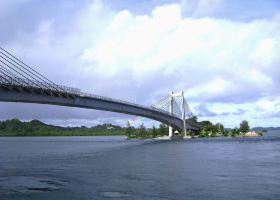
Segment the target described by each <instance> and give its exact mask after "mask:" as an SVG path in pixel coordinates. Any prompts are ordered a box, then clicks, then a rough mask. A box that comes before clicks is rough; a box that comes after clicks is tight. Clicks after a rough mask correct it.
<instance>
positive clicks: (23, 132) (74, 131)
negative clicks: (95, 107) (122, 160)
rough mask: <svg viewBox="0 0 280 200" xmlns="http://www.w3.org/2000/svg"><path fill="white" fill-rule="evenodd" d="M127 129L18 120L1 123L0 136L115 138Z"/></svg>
mask: <svg viewBox="0 0 280 200" xmlns="http://www.w3.org/2000/svg"><path fill="white" fill-rule="evenodd" d="M125 134H126V133H125V129H124V128H122V127H120V126H115V125H112V124H103V125H98V126H95V127H91V128H87V127H85V126H82V127H60V126H52V125H47V124H44V123H43V122H40V121H38V120H32V121H30V122H21V121H19V120H17V119H12V120H7V121H2V122H0V136H115V135H125Z"/></svg>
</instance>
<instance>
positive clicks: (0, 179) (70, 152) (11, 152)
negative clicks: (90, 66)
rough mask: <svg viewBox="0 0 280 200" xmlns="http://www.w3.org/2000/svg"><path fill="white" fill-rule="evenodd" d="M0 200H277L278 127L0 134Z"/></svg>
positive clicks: (279, 172) (279, 181) (279, 187)
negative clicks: (254, 134) (227, 134)
mask: <svg viewBox="0 0 280 200" xmlns="http://www.w3.org/2000/svg"><path fill="white" fill-rule="evenodd" d="M0 199H1V200H8V199H9V200H10V199H15V200H25V199H26V200H27V199H28V200H33V199H36V200H38V199H39V200H40V199H43V200H49V199H52V200H62V199H69V200H71V199H79V200H84V199H85V200H94V199H101V200H102V199H139V200H140V199H141V200H144V199H153V200H167V199H170V200H173V199H174V200H175V199H178V200H184V199H202V200H204V199H207V200H209V199H223V200H224V199H238V200H240V199H242V200H243V199H246V200H250V199H261V200H263V199H271V200H274V199H275V200H276V199H280V132H277V131H274V132H269V133H267V134H266V135H265V136H264V137H259V138H213V139H212V138H209V139H193V140H188V141H127V140H125V139H124V138H123V137H29V138H0Z"/></svg>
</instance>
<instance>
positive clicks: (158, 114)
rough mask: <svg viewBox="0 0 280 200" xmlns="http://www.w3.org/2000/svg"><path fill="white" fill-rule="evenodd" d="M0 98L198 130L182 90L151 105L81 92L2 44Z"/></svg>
mask: <svg viewBox="0 0 280 200" xmlns="http://www.w3.org/2000/svg"><path fill="white" fill-rule="evenodd" d="M0 101H2V102H22V103H37V104H50V105H59V106H68V107H78V108H87V109H96V110H104V111H112V112H117V113H124V114H130V115H136V116H141V117H146V118H149V119H153V120H156V121H159V122H162V123H165V124H167V125H169V127H170V128H169V135H170V136H172V135H173V133H174V130H178V131H181V132H183V133H185V134H186V130H193V131H196V130H198V129H199V127H198V126H196V125H192V124H190V123H189V121H188V120H187V118H188V117H191V116H192V112H191V110H190V108H189V106H188V104H187V102H186V101H185V98H184V94H183V92H181V93H178V94H174V93H170V95H168V96H167V97H165V98H163V99H161V100H160V101H159V102H158V103H156V104H154V105H152V106H150V107H147V106H142V105H139V104H135V103H131V102H127V101H122V100H118V99H113V98H108V97H104V96H99V95H95V94H89V93H84V92H82V91H81V90H80V89H77V88H72V87H67V86H61V85H57V84H55V83H54V82H52V81H51V80H50V79H48V78H47V77H45V76H44V75H42V74H40V73H39V72H37V71H36V70H35V69H33V68H32V67H30V66H29V65H27V64H26V63H24V62H23V61H21V60H20V59H18V58H17V57H15V56H14V55H13V54H11V53H9V52H8V51H7V50H5V49H4V48H2V47H0Z"/></svg>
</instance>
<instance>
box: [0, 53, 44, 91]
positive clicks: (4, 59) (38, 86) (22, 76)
mask: <svg viewBox="0 0 280 200" xmlns="http://www.w3.org/2000/svg"><path fill="white" fill-rule="evenodd" d="M0 58H3V56H1V55H0ZM3 59H4V60H6V59H5V58H3ZM6 61H7V60H6ZM0 62H2V63H3V64H4V65H5V66H6V67H8V68H10V69H12V70H13V71H15V72H16V73H18V74H19V75H20V76H22V77H24V78H25V79H27V80H28V81H30V82H32V83H33V84H35V85H37V86H38V87H39V88H41V86H40V85H39V84H38V83H36V82H34V81H33V80H30V79H28V78H27V77H26V76H25V75H24V74H22V73H21V72H23V73H25V74H27V73H26V72H24V71H23V70H21V69H20V68H19V67H17V66H15V65H14V64H13V63H11V62H10V61H7V62H8V63H10V64H11V65H13V66H15V67H16V68H17V69H18V70H19V71H20V72H19V71H18V70H16V69H15V68H13V67H11V66H10V65H8V64H7V63H5V62H3V60H0ZM27 75H28V74H27ZM25 82H26V81H25ZM28 85H29V86H31V87H34V86H33V85H30V84H28Z"/></svg>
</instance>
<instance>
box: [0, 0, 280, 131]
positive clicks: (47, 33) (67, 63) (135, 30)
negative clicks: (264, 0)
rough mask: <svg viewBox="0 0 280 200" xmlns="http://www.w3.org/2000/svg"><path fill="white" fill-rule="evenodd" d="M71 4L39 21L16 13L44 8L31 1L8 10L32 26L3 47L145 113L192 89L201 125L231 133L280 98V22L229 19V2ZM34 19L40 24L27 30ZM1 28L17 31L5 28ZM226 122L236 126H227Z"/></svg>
mask: <svg viewBox="0 0 280 200" xmlns="http://www.w3.org/2000/svg"><path fill="white" fill-rule="evenodd" d="M63 2H68V3H65V4H64V3H59V4H58V5H57V8H55V5H56V4H53V3H51V2H49V3H45V4H43V5H44V6H46V7H47V8H48V9H47V10H50V13H48V12H46V11H43V6H41V7H40V6H39V7H38V10H39V11H38V12H35V13H34V14H33V15H31V14H30V13H28V14H27V16H22V15H18V14H15V13H16V12H15V10H17V9H18V8H19V7H20V6H21V5H22V6H23V8H26V9H27V7H28V6H30V7H34V6H35V5H37V3H34V1H31V0H30V1H26V2H23V3H22V4H21V3H19V2H17V3H15V4H13V5H12V4H11V5H9V6H10V7H11V8H10V9H9V10H11V11H13V12H14V13H13V14H9V13H8V14H3V13H1V15H3V16H12V18H13V20H12V21H18V20H20V21H21V20H22V21H23V22H22V25H21V26H22V27H23V28H19V29H17V28H16V27H12V31H11V33H8V34H6V35H5V37H4V36H3V38H5V39H3V40H4V41H5V43H4V46H5V47H6V48H7V49H9V50H10V51H12V52H14V53H15V54H16V55H18V56H19V57H20V58H22V59H23V60H25V61H26V62H27V63H28V64H30V65H32V66H36V69H38V70H39V71H40V72H42V73H43V74H45V75H46V76H47V77H49V78H51V79H52V80H54V81H55V82H57V83H59V84H64V85H68V86H73V87H78V88H81V89H83V90H85V91H87V92H92V93H96V94H101V95H105V96H110V97H115V98H121V99H124V100H129V101H133V102H137V103H139V104H144V105H151V104H152V103H154V102H155V101H156V100H159V99H160V98H162V97H163V96H165V95H168V93H169V91H172V90H173V91H179V90H182V89H183V90H184V91H185V95H186V97H187V100H188V102H189V104H190V106H191V107H194V108H195V107H196V108H197V109H198V110H200V111H199V112H201V116H203V117H212V118H211V119H212V120H221V121H220V122H225V123H227V124H228V125H229V126H233V125H234V124H236V123H237V122H235V119H236V120H237V118H235V117H237V116H239V117H240V118H251V119H252V123H255V124H256V123H259V121H258V120H259V119H256V118H255V117H253V116H254V112H256V111H257V110H260V109H263V108H264V105H265V104H264V103H262V102H261V101H263V100H265V99H266V97H268V96H269V97H272V98H274V99H277V98H278V95H279V92H280V90H279V84H280V82H279V78H278V74H279V73H280V68H279V67H278V65H279V64H280V58H279V56H277V55H279V53H280V36H279V30H280V25H279V24H280V23H279V21H280V20H279V19H280V18H279V17H277V15H274V16H272V15H267V16H266V17H265V18H250V20H244V21H242V20H240V19H239V20H236V19H234V17H227V16H226V15H223V13H224V10H225V8H227V7H228V6H229V5H230V3H229V2H228V1H225V0H215V1H211V2H210V1H207V0H201V1H191V0H184V1H182V2H181V1H180V2H177V3H176V1H175V3H174V1H172V2H173V3H169V2H168V1H160V3H158V4H156V3H152V4H149V5H152V7H151V8H152V10H150V11H149V12H136V11H134V10H133V9H132V8H130V7H128V6H125V5H122V6H121V7H122V8H125V9H122V10H118V9H114V6H112V4H110V3H109V2H107V1H101V0H99V1H98V0H96V1H85V2H83V3H74V2H72V1H71V2H72V3H69V1H63ZM155 2H156V1H155ZM241 5H242V4H239V6H241ZM0 7H1V6H0ZM235 8H237V7H235ZM248 9H249V8H248ZM58 10H60V11H59V12H58ZM132 10H133V11H132ZM226 10H227V9H226ZM40 12H41V13H40ZM247 12H248V10H247ZM186 13H188V14H186ZM249 13H250V12H249ZM34 16H38V17H34ZM221 16H222V17H221ZM225 16H226V17H225ZM254 16H257V15H254ZM3 18H5V17H3ZM33 18H34V21H33V23H27V22H25V21H30V20H31V19H33ZM0 19H1V18H0ZM0 24H4V26H2V27H4V28H6V27H7V26H8V25H7V23H6V22H3V21H1V20H0ZM0 40H1V39H0ZM38 65H39V66H38ZM37 66H38V67H37ZM275 105H276V104H275ZM10 106H12V105H9V107H10ZM262 106H263V107H262ZM261 107H262V108H261ZM17 108H21V109H20V110H21V112H22V113H25V114H26V115H24V114H22V115H19V116H20V117H21V118H23V117H24V116H26V117H27V118H33V117H38V118H43V119H49V118H51V116H49V115H47V114H46V115H44V116H43V115H42V114H41V115H39V114H38V113H37V114H33V113H32V112H28V110H33V111H34V110H36V108H37V107H36V106H30V105H28V106H20V105H17ZM67 109H68V108H67ZM67 109H61V110H60V109H58V110H57V113H56V115H57V116H59V118H63V119H64V118H65V119H69V120H72V118H73V117H74V118H77V119H83V118H84V119H86V120H89V119H92V120H96V119H98V120H99V121H102V119H101V118H102V117H100V116H101V115H102V116H103V117H104V119H105V118H107V119H108V120H111V118H110V114H108V113H106V114H102V113H101V112H95V111H89V112H87V111H86V112H84V111H80V110H73V111H71V113H68V111H66V110H67ZM276 109H279V107H276ZM42 110H44V109H43V108H42ZM278 111H279V110H278ZM54 112H55V109H54ZM262 112H263V114H264V113H269V112H270V111H269V110H267V109H266V110H263V111H262ZM9 113H13V114H15V112H14V111H11V110H8V109H7V110H5V111H4V113H2V114H1V115H0V117H1V118H5V116H11V115H12V114H9ZM34 113H35V111H34ZM59 113H60V114H59ZM91 113H94V114H91ZM226 114H228V116H229V118H228V119H223V118H222V117H221V116H222V115H224V116H225V115H226ZM99 115H100V116H99ZM112 116H114V115H113V114H112ZM271 116H272V115H271ZM126 117H127V116H124V118H126ZM120 118H121V117H120ZM128 118H129V117H128ZM49 120H50V119H49ZM227 120H228V121H227ZM230 120H232V122H230ZM124 121H125V120H124ZM276 121H277V119H276ZM276 121H275V120H274V121H273V123H275V122H276ZM238 123H239V122H238Z"/></svg>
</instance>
